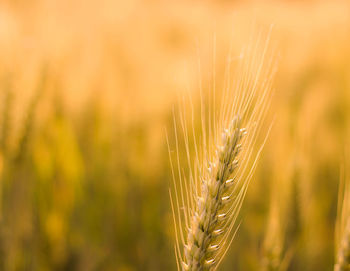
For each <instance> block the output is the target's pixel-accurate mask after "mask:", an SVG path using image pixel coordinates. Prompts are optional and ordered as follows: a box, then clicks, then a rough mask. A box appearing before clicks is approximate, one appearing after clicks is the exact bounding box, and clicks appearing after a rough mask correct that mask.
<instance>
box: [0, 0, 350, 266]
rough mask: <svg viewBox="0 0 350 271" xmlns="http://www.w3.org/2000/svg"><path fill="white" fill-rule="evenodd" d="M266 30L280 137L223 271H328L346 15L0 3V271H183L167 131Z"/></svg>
mask: <svg viewBox="0 0 350 271" xmlns="http://www.w3.org/2000/svg"><path fill="white" fill-rule="evenodd" d="M271 24H273V30H272V34H271V41H272V42H273V44H274V46H275V48H276V55H277V58H278V62H279V64H278V71H277V74H276V76H275V83H274V89H275V90H274V97H273V100H272V103H271V106H270V108H271V110H270V111H271V116H269V117H271V118H270V119H272V118H273V117H274V118H275V121H274V125H273V128H272V130H271V133H270V135H269V138H268V140H267V143H266V146H265V147H264V151H263V155H262V157H261V159H260V162H259V166H258V167H257V170H256V173H255V175H254V177H253V181H252V183H251V185H250V187H249V189H248V193H247V197H246V199H245V202H244V204H243V207H242V210H241V214H240V217H239V221H241V224H240V228H239V231H238V233H237V235H236V237H235V240H234V242H233V243H232V246H231V248H230V250H229V252H228V254H227V256H226V257H225V260H224V261H223V264H222V265H221V266H220V270H247V271H249V270H332V269H333V265H334V258H335V250H336V249H335V237H334V232H335V224H336V216H337V198H338V185H339V179H340V166H341V165H342V164H344V165H347V164H346V163H345V162H344V160H345V158H344V157H346V155H347V154H348V153H349V150H350V149H349V144H350V140H349V135H350V4H349V2H348V1H282V0H281V1H277V0H276V1H228V0H227V1H214V0H212V1H160V0H153V1H146V0H130V1H111V0H99V1H94V0H89V1H79V0H74V1H68V0H62V1H54V0H33V1H23V0H3V1H1V2H0V63H1V65H0V112H1V113H0V176H1V177H0V178H1V179H0V180H1V181H0V270H5V271H15V270H43V271H44V270H84V271H85V270H125V271H127V270H176V260H175V255H174V249H173V244H174V241H175V236H174V230H173V221H172V214H171V208H170V200H169V196H168V188H169V185H170V183H171V169H170V163H169V158H168V150H167V144H166V137H165V132H164V131H165V130H167V131H169V134H172V132H173V131H172V129H173V125H172V122H173V110H174V107H175V106H176V104H177V102H178V100H179V99H180V100H181V97H183V96H186V95H187V94H188V93H191V95H192V97H193V102H194V104H195V106H196V105H197V104H198V101H199V97H197V93H198V88H199V84H202V86H203V89H204V90H206V89H209V88H211V87H212V86H213V84H215V86H216V89H218V90H219V89H222V88H223V87H224V85H225V70H226V67H227V63H228V62H232V63H233V64H234V63H235V61H236V59H238V58H240V57H241V55H240V52H241V49H242V48H244V47H245V46H247V42H248V41H249V39H250V37H251V36H252V35H251V33H252V31H254V30H256V29H259V28H262V29H266V28H269V26H270V25H271ZM230 50H231V54H230ZM228 56H230V57H228ZM213 71H215V73H214V72H213ZM213 78H215V81H214V80H213ZM228 78H229V80H230V79H232V78H231V77H228ZM226 79H227V77H226ZM232 84H233V83H232ZM195 121H197V120H195ZM195 129H197V126H195ZM169 140H174V139H173V138H171V137H170V138H169ZM183 151H184V152H183V154H182V155H185V150H183ZM349 170H350V169H347V168H346V167H345V171H349Z"/></svg>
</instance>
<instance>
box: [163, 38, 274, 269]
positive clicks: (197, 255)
mask: <svg viewBox="0 0 350 271" xmlns="http://www.w3.org/2000/svg"><path fill="white" fill-rule="evenodd" d="M269 47H270V46H269V39H268V38H262V35H259V36H258V39H257V40H256V41H255V42H250V43H249V44H248V46H247V48H245V50H244V51H243V53H242V54H241V55H240V57H239V58H237V57H233V58H232V56H231V55H229V58H228V61H227V66H226V75H225V84H224V89H223V91H221V92H220V91H218V90H215V72H213V78H214V82H213V85H212V87H211V91H210V93H209V94H208V95H206V96H205V95H204V94H203V91H202V90H201V86H200V97H201V99H200V100H201V106H200V111H201V113H200V116H201V132H200V133H197V131H196V129H195V127H194V126H195V121H196V120H195V117H194V116H195V114H194V113H193V104H192V100H191V99H190V105H191V109H192V118H191V121H190V124H189V125H188V124H187V122H186V120H187V117H186V107H185V106H183V108H182V109H181V110H180V116H179V118H176V117H175V116H174V126H175V156H176V157H175V159H174V158H172V152H171V149H170V147H169V157H170V160H171V164H172V170H173V180H174V188H173V189H172V190H171V191H170V199H171V206H172V211H173V218H174V224H175V233H176V244H175V254H176V258H177V263H178V269H179V270H180V269H182V270H215V269H216V268H217V267H218V265H219V264H220V262H221V261H222V259H223V257H224V255H225V254H226V252H227V250H228V248H229V246H230V244H231V242H232V240H233V237H234V234H235V232H236V229H237V225H236V223H235V222H236V220H237V216H238V213H239V210H240V208H241V205H242V202H243V199H244V197H245V194H246V192H247V188H248V184H249V182H250V180H251V178H252V175H253V172H254V170H255V168H256V165H257V160H258V157H259V155H260V152H261V149H262V146H263V144H264V141H265V139H266V137H267V133H268V132H266V134H265V135H264V136H263V140H262V142H260V143H258V142H259V138H260V137H258V135H259V133H260V131H261V127H262V126H263V125H262V123H263V122H264V119H265V115H266V111H267V108H268V106H269V102H270V99H271V91H270V90H271V81H272V74H273V73H274V61H273V58H272V57H271V55H270V54H269V52H270V49H269ZM214 54H215V53H214ZM232 59H234V61H232ZM234 64H235V67H233V65H234ZM214 66H215V64H214ZM232 74H234V75H233V76H232ZM204 97H206V100H205V98H204ZM178 120H179V121H178ZM178 125H179V127H180V129H176V126H178ZM188 127H191V128H188ZM179 138H183V141H184V147H185V150H186V153H187V155H186V160H187V161H185V163H182V162H181V161H180V160H181V159H180V156H181V155H180V154H179V153H180V151H181V150H179V149H180V147H179V141H180V140H179ZM257 146H258V148H256V147H257ZM191 150H193V151H191ZM191 153H194V155H191ZM172 161H174V162H172ZM184 167H187V168H188V173H186V174H185V173H184V172H185V170H184ZM174 168H177V170H176V169H174Z"/></svg>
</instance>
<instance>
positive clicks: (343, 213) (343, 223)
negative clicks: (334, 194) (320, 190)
mask: <svg viewBox="0 0 350 271" xmlns="http://www.w3.org/2000/svg"><path fill="white" fill-rule="evenodd" d="M341 173H342V174H341V177H340V184H339V195H338V216H337V223H336V238H335V243H336V244H335V246H336V249H335V252H336V255H335V257H336V258H335V265H334V271H345V270H350V215H349V214H350V180H349V178H348V176H345V173H344V169H343V170H342V172H341Z"/></svg>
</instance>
